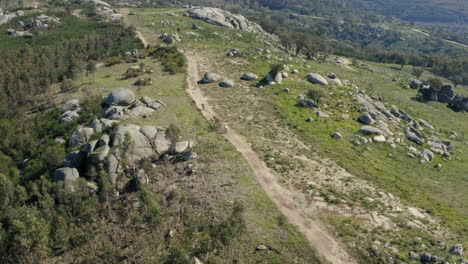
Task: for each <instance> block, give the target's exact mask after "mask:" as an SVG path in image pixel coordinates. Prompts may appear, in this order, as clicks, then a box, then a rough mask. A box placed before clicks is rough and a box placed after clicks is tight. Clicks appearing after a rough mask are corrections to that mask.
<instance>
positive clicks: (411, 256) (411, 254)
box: [408, 251, 419, 260]
mask: <svg viewBox="0 0 468 264" xmlns="http://www.w3.org/2000/svg"><path fill="white" fill-rule="evenodd" d="M408 256H409V258H410V259H412V260H417V259H419V254H418V253H416V252H414V251H410V252H409V254H408Z"/></svg>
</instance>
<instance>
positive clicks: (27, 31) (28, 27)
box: [6, 14, 60, 37]
mask: <svg viewBox="0 0 468 264" xmlns="http://www.w3.org/2000/svg"><path fill="white" fill-rule="evenodd" d="M58 23H60V19H59V18H56V17H50V16H46V15H44V14H42V15H40V16H37V17H35V18H33V19H32V20H31V21H30V22H29V23H27V24H25V23H24V22H23V21H19V23H18V24H19V26H20V27H21V30H15V29H11V28H10V29H7V32H6V33H7V34H8V35H9V36H12V37H32V36H33V33H32V32H31V31H32V30H39V31H45V30H49V29H51V28H53V27H54V26H55V25H57V24H58Z"/></svg>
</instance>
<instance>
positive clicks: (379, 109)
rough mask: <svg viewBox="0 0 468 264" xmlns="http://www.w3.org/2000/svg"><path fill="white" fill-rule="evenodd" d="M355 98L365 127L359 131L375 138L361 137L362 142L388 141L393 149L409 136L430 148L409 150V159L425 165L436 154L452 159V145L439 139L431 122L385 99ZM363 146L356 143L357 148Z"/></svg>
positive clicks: (362, 95) (366, 96) (360, 118)
mask: <svg viewBox="0 0 468 264" xmlns="http://www.w3.org/2000/svg"><path fill="white" fill-rule="evenodd" d="M354 99H355V100H356V102H357V103H358V105H360V106H361V108H360V110H359V111H360V112H361V116H360V117H359V119H358V121H359V122H361V123H363V124H364V125H365V126H363V127H361V128H360V129H359V132H360V133H361V134H364V135H371V136H373V138H366V137H360V140H361V141H362V143H370V142H373V141H374V142H386V143H388V144H389V145H390V146H391V147H392V148H396V145H397V144H400V143H402V138H403V137H406V138H407V139H408V140H409V141H411V142H413V143H415V144H417V145H419V146H425V147H426V148H424V149H423V150H422V151H419V150H417V149H416V148H414V147H411V146H410V147H408V150H409V153H408V156H410V157H413V158H417V157H419V158H421V162H423V163H425V162H429V161H431V160H433V158H434V155H435V154H440V155H443V156H444V157H450V156H451V153H452V144H451V142H449V141H444V140H440V139H439V138H438V137H437V136H435V135H434V127H433V126H432V125H431V124H430V123H429V122H427V121H425V120H423V119H416V118H413V117H412V116H410V115H409V114H407V113H406V112H405V111H403V110H402V109H398V108H397V107H396V106H394V105H392V106H390V107H389V108H387V104H388V103H387V102H386V101H385V100H384V99H383V98H378V97H375V96H374V97H370V96H368V95H366V94H365V92H364V91H360V92H359V93H358V94H357V95H355V96H354ZM392 130H393V131H392ZM401 130H403V131H401ZM360 143H361V142H359V141H356V142H355V144H356V145H359V144H360Z"/></svg>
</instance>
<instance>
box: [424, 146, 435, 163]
mask: <svg viewBox="0 0 468 264" xmlns="http://www.w3.org/2000/svg"><path fill="white" fill-rule="evenodd" d="M423 158H424V160H425V161H427V162H429V161H431V160H433V159H434V153H433V152H432V151H430V150H429V149H424V150H423Z"/></svg>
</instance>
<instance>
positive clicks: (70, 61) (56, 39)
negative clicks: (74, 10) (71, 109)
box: [0, 15, 142, 116]
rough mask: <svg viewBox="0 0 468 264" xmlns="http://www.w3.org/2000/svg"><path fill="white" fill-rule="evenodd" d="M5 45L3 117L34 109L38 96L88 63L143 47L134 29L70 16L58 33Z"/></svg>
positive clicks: (0, 93) (0, 69) (0, 63)
mask: <svg viewBox="0 0 468 264" xmlns="http://www.w3.org/2000/svg"><path fill="white" fill-rule="evenodd" d="M64 16H66V15H64ZM63 32H67V33H66V34H62V33H63ZM2 43H3V42H2ZM5 43H6V45H2V48H0V52H1V53H3V54H2V58H1V59H0V84H1V90H0V105H1V107H0V116H6V115H11V114H13V113H18V110H19V109H21V108H22V107H24V106H31V104H33V101H32V100H33V98H34V96H35V95H38V94H41V93H45V92H46V91H47V90H48V88H49V87H50V85H51V84H54V83H57V82H60V81H63V80H66V79H73V78H74V77H76V76H77V75H78V74H79V73H81V72H82V71H83V70H85V69H86V66H87V62H90V61H95V60H97V59H102V58H105V57H108V56H120V55H122V54H123V53H124V52H125V51H128V50H131V49H133V48H139V47H142V44H141V42H140V41H139V40H138V39H136V38H135V33H134V31H133V29H131V28H125V27H123V26H121V25H117V24H111V23H104V22H92V21H82V20H79V19H76V18H72V17H69V16H66V17H64V19H62V24H61V25H60V26H59V27H58V28H57V29H56V30H53V31H52V32H46V33H43V34H42V35H41V36H40V37H38V38H33V39H32V40H28V39H21V38H16V39H12V40H8V41H5Z"/></svg>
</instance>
